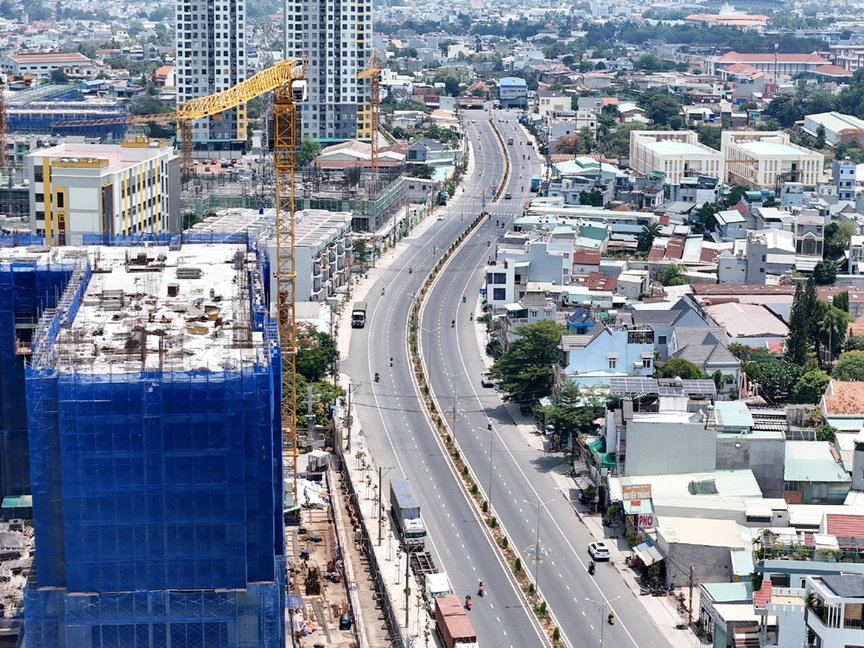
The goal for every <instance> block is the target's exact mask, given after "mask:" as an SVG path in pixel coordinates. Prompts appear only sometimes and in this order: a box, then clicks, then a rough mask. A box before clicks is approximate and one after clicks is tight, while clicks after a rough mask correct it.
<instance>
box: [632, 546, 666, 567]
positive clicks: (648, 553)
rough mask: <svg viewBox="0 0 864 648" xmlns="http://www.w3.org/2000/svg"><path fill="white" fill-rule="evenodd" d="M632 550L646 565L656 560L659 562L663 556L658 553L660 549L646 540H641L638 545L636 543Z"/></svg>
mask: <svg viewBox="0 0 864 648" xmlns="http://www.w3.org/2000/svg"><path fill="white" fill-rule="evenodd" d="M633 552H634V553H635V554H636V557H637V558H638V559H639V560H641V561H642V562H643V563H644V564H645V566H646V567H650V566H651V565H653V564H654V563H656V562H660V561H661V560H663V556H661V555H660V551H659V550H658V549H657V547H655V546H654V545H649V544H648V543H647V542H643V543H642V544H640V545H636V546H635V547H633Z"/></svg>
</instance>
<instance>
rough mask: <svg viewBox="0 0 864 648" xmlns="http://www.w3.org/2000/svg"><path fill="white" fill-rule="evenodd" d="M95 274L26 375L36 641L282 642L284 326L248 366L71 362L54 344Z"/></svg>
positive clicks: (69, 299)
mask: <svg viewBox="0 0 864 648" xmlns="http://www.w3.org/2000/svg"><path fill="white" fill-rule="evenodd" d="M257 271H258V270H256V272H257ZM89 278H90V267H89V264H86V263H83V262H82V263H81V264H79V267H77V268H76V269H75V272H74V273H73V275H72V277H71V279H69V282H68V286H67V287H66V290H65V291H64V292H63V294H62V296H61V298H60V300H59V303H58V307H57V311H56V313H55V314H53V316H51V317H43V318H42V320H41V321H40V326H39V330H38V333H37V339H36V340H35V344H34V354H33V360H32V362H31V365H30V366H28V367H27V369H26V394H27V398H26V402H27V414H28V423H29V426H30V462H31V475H32V492H33V516H34V527H35V536H36V545H37V550H36V559H35V560H36V578H35V583H33V587H31V588H28V592H27V596H26V597H25V618H26V622H25V631H26V636H27V643H28V646H31V647H33V648H65V647H66V646H69V647H71V646H75V647H76V648H77V647H81V648H91V647H92V648H96V647H97V646H98V647H100V648H101V647H103V646H112V647H117V648H127V647H129V648H135V647H137V646H139V645H141V646H145V645H146V646H162V645H165V646H168V645H170V646H172V648H173V647H175V646H188V647H189V648H193V647H195V648H197V647H200V648H204V647H207V648H209V647H210V646H217V647H218V646H226V647H227V646H240V647H243V648H245V647H247V646H248V647H249V648H251V647H252V646H255V647H256V648H259V647H260V648H270V647H273V648H276V647H278V646H281V645H282V642H283V634H284V631H283V621H282V609H283V608H284V571H285V563H284V536H283V526H282V524H283V523H282V515H281V512H282V488H283V482H282V456H281V429H280V421H279V417H280V410H279V396H280V373H279V372H280V362H281V359H280V355H279V351H278V348H277V347H276V345H275V342H276V336H275V329H274V327H273V326H272V324H271V323H270V322H267V321H264V322H262V324H261V327H262V329H264V331H265V340H266V341H267V342H268V346H269V349H270V353H269V356H265V357H266V358H267V360H266V361H264V362H260V363H256V364H250V365H247V366H244V367H243V368H242V369H239V370H225V371H186V372H176V371H173V372H168V371H165V372H158V371H134V370H133V371H123V370H117V369H116V368H115V369H114V370H113V371H112V370H110V369H109V367H108V366H105V367H104V370H100V369H99V368H87V369H85V370H82V368H81V367H76V368H73V367H69V366H65V365H63V364H62V363H59V362H58V360H57V358H56V352H55V341H56V338H57V335H58V333H59V331H60V330H61V328H63V327H64V326H66V325H68V323H70V322H71V321H72V320H73V319H74V315H75V313H76V312H77V309H78V305H79V303H80V301H81V298H82V296H83V293H84V289H85V287H86V285H87V282H88V281H89ZM261 298H262V293H261V292H260V291H259V292H258V294H257V295H256V296H255V299H253V303H257V302H258V301H260V299H261ZM53 588H60V589H59V590H55V589H53ZM176 590H183V592H177V591H176ZM213 590H220V591H213ZM221 590H227V591H221Z"/></svg>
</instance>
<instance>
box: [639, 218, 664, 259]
mask: <svg viewBox="0 0 864 648" xmlns="http://www.w3.org/2000/svg"><path fill="white" fill-rule="evenodd" d="M659 234H660V224H659V223H651V224H650V225H643V226H642V231H641V232H639V235H638V236H637V237H636V249H637V250H639V251H640V252H648V251H650V250H651V246H652V245H654V239H655V238H657V236H658V235H659Z"/></svg>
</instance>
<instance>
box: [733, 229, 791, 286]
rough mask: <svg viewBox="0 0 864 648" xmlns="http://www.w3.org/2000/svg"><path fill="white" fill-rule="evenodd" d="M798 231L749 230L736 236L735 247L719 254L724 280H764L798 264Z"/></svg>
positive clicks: (761, 281)
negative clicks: (745, 234) (742, 234)
mask: <svg viewBox="0 0 864 648" xmlns="http://www.w3.org/2000/svg"><path fill="white" fill-rule="evenodd" d="M794 239H795V235H794V234H793V233H792V232H787V231H783V230H779V229H766V230H760V231H752V230H751V231H748V232H747V238H745V239H736V240H735V241H734V244H733V247H732V249H731V250H723V251H722V252H721V253H720V255H719V256H718V258H717V278H718V280H719V282H720V283H721V284H764V283H766V279H767V277H768V276H777V275H783V274H785V273H787V272H790V271H792V270H793V269H794V268H795V260H796V258H795V240H794Z"/></svg>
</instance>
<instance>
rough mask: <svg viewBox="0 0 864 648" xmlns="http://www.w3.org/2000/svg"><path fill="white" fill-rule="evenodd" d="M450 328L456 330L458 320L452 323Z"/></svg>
mask: <svg viewBox="0 0 864 648" xmlns="http://www.w3.org/2000/svg"><path fill="white" fill-rule="evenodd" d="M450 328H456V320H453V321H452V322H450Z"/></svg>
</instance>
